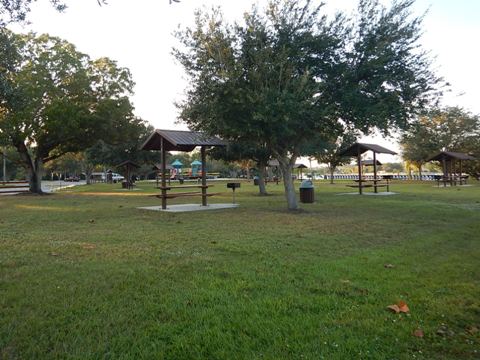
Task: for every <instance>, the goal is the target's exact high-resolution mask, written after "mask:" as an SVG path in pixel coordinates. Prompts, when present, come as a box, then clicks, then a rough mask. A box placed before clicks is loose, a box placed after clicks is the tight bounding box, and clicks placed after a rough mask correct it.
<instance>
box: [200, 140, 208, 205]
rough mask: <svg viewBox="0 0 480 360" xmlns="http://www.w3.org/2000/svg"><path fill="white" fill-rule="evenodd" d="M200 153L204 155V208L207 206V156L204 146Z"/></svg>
mask: <svg viewBox="0 0 480 360" xmlns="http://www.w3.org/2000/svg"><path fill="white" fill-rule="evenodd" d="M200 152H201V155H202V206H207V172H206V167H205V163H206V161H207V156H206V153H205V146H202V148H201V150H200Z"/></svg>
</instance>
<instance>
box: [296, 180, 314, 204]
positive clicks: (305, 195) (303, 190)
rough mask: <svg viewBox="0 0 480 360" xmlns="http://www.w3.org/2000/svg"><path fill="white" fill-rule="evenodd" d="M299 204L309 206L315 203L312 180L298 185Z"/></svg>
mask: <svg viewBox="0 0 480 360" xmlns="http://www.w3.org/2000/svg"><path fill="white" fill-rule="evenodd" d="M299 189H300V202H301V203H305V204H309V203H313V202H315V191H314V187H313V182H312V180H304V181H302V184H301V185H300V188H299Z"/></svg>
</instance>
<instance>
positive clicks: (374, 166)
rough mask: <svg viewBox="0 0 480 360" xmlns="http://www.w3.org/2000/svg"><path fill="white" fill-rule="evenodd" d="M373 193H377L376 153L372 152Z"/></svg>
mask: <svg viewBox="0 0 480 360" xmlns="http://www.w3.org/2000/svg"><path fill="white" fill-rule="evenodd" d="M373 191H374V192H375V193H378V188H377V153H376V152H375V151H374V152H373Z"/></svg>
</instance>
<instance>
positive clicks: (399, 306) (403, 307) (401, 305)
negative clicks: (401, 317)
mask: <svg viewBox="0 0 480 360" xmlns="http://www.w3.org/2000/svg"><path fill="white" fill-rule="evenodd" d="M387 309H389V310H391V311H393V312H394V313H395V314H398V313H401V312H402V313H408V312H409V311H410V309H409V308H408V305H407V303H406V302H405V301H401V300H400V301H399V302H397V303H396V304H393V305H388V306H387Z"/></svg>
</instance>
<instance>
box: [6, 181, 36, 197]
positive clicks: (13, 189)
mask: <svg viewBox="0 0 480 360" xmlns="http://www.w3.org/2000/svg"><path fill="white" fill-rule="evenodd" d="M29 191H30V186H29V183H28V181H7V182H3V181H0V195H1V194H17V193H21V192H29Z"/></svg>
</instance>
